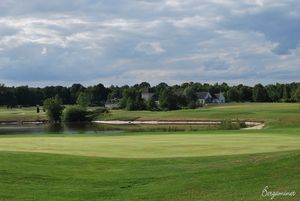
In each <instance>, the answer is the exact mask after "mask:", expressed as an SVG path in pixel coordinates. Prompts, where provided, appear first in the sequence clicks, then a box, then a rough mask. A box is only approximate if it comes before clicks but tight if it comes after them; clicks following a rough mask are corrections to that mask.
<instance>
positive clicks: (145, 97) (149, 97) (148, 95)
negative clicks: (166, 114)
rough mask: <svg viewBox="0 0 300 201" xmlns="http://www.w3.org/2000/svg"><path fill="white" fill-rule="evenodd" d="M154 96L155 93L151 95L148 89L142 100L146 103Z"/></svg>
mask: <svg viewBox="0 0 300 201" xmlns="http://www.w3.org/2000/svg"><path fill="white" fill-rule="evenodd" d="M153 96H154V93H150V92H149V90H148V89H145V90H144V92H143V93H142V99H143V100H145V101H148V100H150V99H151V98H152V97H153Z"/></svg>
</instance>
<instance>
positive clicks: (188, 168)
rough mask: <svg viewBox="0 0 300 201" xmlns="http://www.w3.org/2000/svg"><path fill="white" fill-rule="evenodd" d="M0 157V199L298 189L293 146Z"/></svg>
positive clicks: (211, 195) (249, 194) (208, 195)
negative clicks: (157, 155)
mask: <svg viewBox="0 0 300 201" xmlns="http://www.w3.org/2000/svg"><path fill="white" fill-rule="evenodd" d="M0 161H1V163H0V200H1V201H8V200H9V201H10V200H14V201H27V200H43V201H56V200H57V201H61V200H64V201H68V200H70V201H76V200H89V201H94V200H99V201H100V200H101V201H105V200H110V201H114V200H118V201H121V200H122V201H123V200H130V201H136V200H143V201H148V200H155V201H160V200H164V201H177V200H178V201H184V200H189V201H196V200H197V201H199V200H212V201H214V200H222V201H226V200H228V201H232V200H249V201H250V200H251V201H253V200H270V198H262V197H261V191H262V189H263V188H264V187H265V186H267V185H268V186H269V187H270V189H271V190H273V191H296V192H297V193H298V192H299V191H300V183H299V180H300V174H299V171H300V169H299V168H300V167H299V163H300V152H299V151H294V152H280V153H272V154H256V155H235V156H226V157H225V156H217V157H216V156H215V157H200V158H176V159H151V160H149V159H139V160H135V159H102V158H93V157H80V156H65V155H51V154H30V153H14V152H0ZM276 200H299V195H298V194H297V195H296V197H294V198H286V199H280V198H277V199H276Z"/></svg>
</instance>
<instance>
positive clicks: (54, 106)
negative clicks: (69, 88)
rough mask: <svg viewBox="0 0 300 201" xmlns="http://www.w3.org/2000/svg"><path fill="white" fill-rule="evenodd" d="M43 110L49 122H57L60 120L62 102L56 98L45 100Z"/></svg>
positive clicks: (62, 107)
mask: <svg viewBox="0 0 300 201" xmlns="http://www.w3.org/2000/svg"><path fill="white" fill-rule="evenodd" d="M44 109H45V110H46V112H47V115H48V117H49V119H50V120H51V121H53V122H59V121H60V120H61V115H62V112H63V109H64V106H63V105H62V100H61V99H60V98H59V97H58V96H56V97H55V98H48V99H46V100H45V101H44Z"/></svg>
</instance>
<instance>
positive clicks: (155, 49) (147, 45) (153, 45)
mask: <svg viewBox="0 0 300 201" xmlns="http://www.w3.org/2000/svg"><path fill="white" fill-rule="evenodd" d="M135 49H136V50H138V51H140V52H144V53H146V54H148V55H154V54H162V53H164V52H165V51H166V50H165V49H163V48H162V47H161V44H160V42H158V41H155V42H142V43H139V44H138V45H137V46H136V48H135Z"/></svg>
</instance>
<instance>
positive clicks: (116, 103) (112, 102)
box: [104, 98, 120, 109]
mask: <svg viewBox="0 0 300 201" xmlns="http://www.w3.org/2000/svg"><path fill="white" fill-rule="evenodd" d="M104 107H105V108H108V109H114V108H119V107H120V100H119V99H117V98H113V99H111V100H108V101H106V103H105V106H104Z"/></svg>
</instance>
